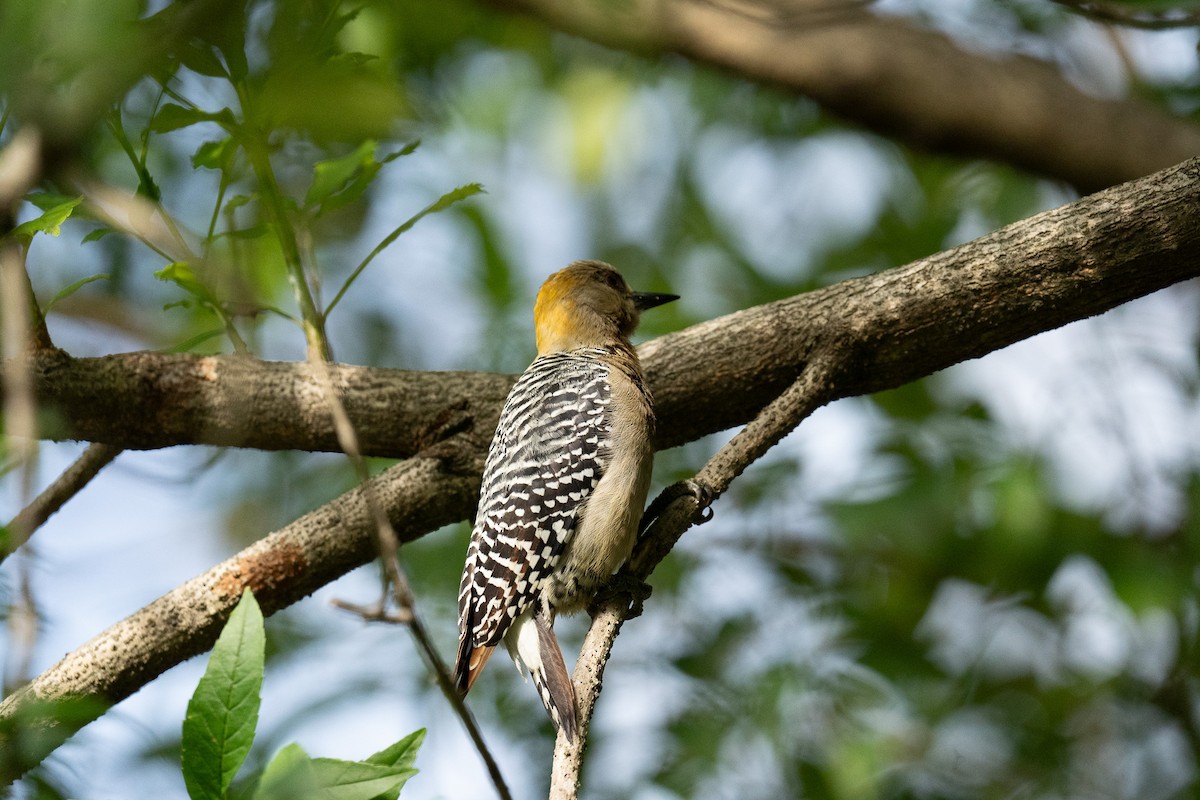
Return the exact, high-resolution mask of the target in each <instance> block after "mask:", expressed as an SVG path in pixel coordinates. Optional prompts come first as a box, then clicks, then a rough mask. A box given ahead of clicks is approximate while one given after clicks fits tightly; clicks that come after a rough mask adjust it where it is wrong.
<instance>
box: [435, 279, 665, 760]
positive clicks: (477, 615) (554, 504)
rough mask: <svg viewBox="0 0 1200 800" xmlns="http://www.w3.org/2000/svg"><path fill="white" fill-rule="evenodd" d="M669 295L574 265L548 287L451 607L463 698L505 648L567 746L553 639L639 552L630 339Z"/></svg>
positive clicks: (638, 419)
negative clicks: (644, 315)
mask: <svg viewBox="0 0 1200 800" xmlns="http://www.w3.org/2000/svg"><path fill="white" fill-rule="evenodd" d="M677 299H678V297H677V295H673V294H653V293H646V292H634V291H632V290H631V289H630V288H629V285H628V284H627V283H626V282H625V279H624V278H623V277H621V274H620V273H619V272H617V271H616V270H615V269H614V268H613V267H611V266H609V265H608V264H605V263H603V262H600V261H576V262H575V263H573V264H571V265H570V266H568V267H566V268H565V269H562V270H559V271H558V272H556V273H554V274H553V275H551V276H550V277H549V278H547V279H546V282H545V283H544V284H542V288H541V290H540V291H539V292H538V296H537V301H536V303H535V304H534V314H533V316H534V324H535V328H536V332H537V348H538V355H537V358H536V359H535V360H534V362H533V363H532V364H531V365H530V366H529V368H528V369H526V370H525V372H524V373H523V374H522V375H521V377H520V378H518V379H517V382H516V384H515V385H514V386H513V388H512V391H511V392H510V393H509V395H508V400H507V401H506V402H505V404H504V410H503V411H502V412H501V413H500V424H499V426H498V427H497V428H496V434H495V437H494V438H493V439H492V445H491V449H490V450H489V451H488V456H487V461H486V464H485V466H484V470H483V484H482V488H481V491H480V497H479V508H478V511H477V512H476V515H475V527H474V530H473V531H472V533H471V543H470V546H469V547H468V548H467V560H466V565H465V566H464V567H463V574H462V583H461V586H460V589H459V595H458V608H459V622H458V625H459V636H460V638H459V646H458V657H457V659H456V666H455V682H456V685H457V687H458V690H459V692H460V693H462V694H463V695H465V694H466V693H467V691H468V690H470V688H471V686H472V685H473V684H474V683H475V679H476V678H478V677H479V673H480V671H481V670H482V669H483V666H484V664H486V663H487V660H488V658H489V657H490V656H491V654H492V651H493V650H494V649H495V647H496V646H497V645H499V644H500V642H501V641H503V642H504V644H505V646H506V647H507V649H508V652H509V654H510V655H511V656H512V659H513V660H514V661H515V662H516V664H517V668H518V669H520V670H522V671H523V670H528V671H529V673H530V675H531V676H532V677H533V681H534V684H535V685H536V686H537V690H538V694H539V696H540V697H541V700H542V704H543V705H544V706H545V707H546V711H547V712H548V713H549V714H550V718H551V719H552V720H553V721H554V724H555V726H556V727H557V728H558V729H559V730H561V731H562V732H563V733H564V735H565V736H566V737H567V739H568V740H569V741H570V740H574V738H575V732H576V726H577V721H576V712H575V691H574V688H573V687H572V685H571V679H570V676H569V675H568V673H567V668H566V665H565V663H564V662H563V655H562V650H561V648H560V647H559V645H558V640H557V639H556V638H555V636H554V630H553V624H554V617H555V614H557V613H560V612H561V613H570V612H573V611H578V610H580V609H583V608H585V607H586V606H587V605H588V603H589V602H590V601H591V600H592V598H593V596H594V595H595V593H596V590H597V589H599V588H600V586H601V585H602V584H603V583H604V582H605V581H606V580H607V579H608V578H609V577H610V576H611V575H612V574H613V572H614V571H615V570H616V569H617V567H619V566H620V565H621V564H622V563H623V562H624V561H625V560H626V559H627V558H628V557H629V554H630V552H631V551H632V550H633V545H634V541H635V539H636V538H637V527H638V521H639V520H640V518H641V515H642V508H643V507H644V506H645V503H646V493H647V491H648V489H649V486H650V465H651V460H652V458H653V455H654V450H653V447H652V445H651V437H652V436H653V432H654V409H653V405H652V403H651V398H650V392H649V390H648V389H647V388H646V378H645V374H644V373H643V372H642V366H641V363H640V362H639V361H638V357H637V353H636V352H635V351H634V349H633V346H632V345H631V344H630V343H629V336H630V334H632V333H633V330H634V328H636V327H637V324H638V317H639V315H640V313H641V312H642V311H644V310H645V309H648V308H654V307H655V306H659V305H662V304H663V303H667V302H670V301H672V300H677Z"/></svg>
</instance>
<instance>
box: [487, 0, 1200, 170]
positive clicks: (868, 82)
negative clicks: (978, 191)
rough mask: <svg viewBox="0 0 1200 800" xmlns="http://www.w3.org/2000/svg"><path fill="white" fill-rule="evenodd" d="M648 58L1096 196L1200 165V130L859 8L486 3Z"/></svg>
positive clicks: (694, 2)
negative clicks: (719, 73)
mask: <svg viewBox="0 0 1200 800" xmlns="http://www.w3.org/2000/svg"><path fill="white" fill-rule="evenodd" d="M487 4H488V5H491V6H496V7H499V8H503V9H509V10H513V11H517V12H522V13H526V14H529V15H531V16H534V17H536V18H537V19H539V20H541V21H542V22H544V23H546V24H547V25H549V26H551V27H553V28H558V29H560V30H564V31H567V32H568V33H573V34H575V35H578V36H582V37H584V38H587V39H592V40H595V41H598V42H601V43H603V44H606V45H609V46H610V47H616V48H619V49H623V50H631V51H633V52H636V53H640V54H642V55H646V56H665V55H669V54H673V53H677V54H679V55H683V56H685V57H687V58H690V59H692V60H694V61H697V62H700V63H702V64H709V65H712V66H715V67H718V68H721V69H725V70H729V71H731V72H733V73H735V74H737V75H740V76H742V77H744V78H747V79H749V80H752V81H756V82H760V83H767V84H774V85H776V86H781V87H783V88H785V89H789V90H792V91H795V92H798V93H799V94H802V95H805V96H806V97H809V98H811V99H813V100H815V101H816V102H817V103H820V104H821V105H822V106H824V107H825V108H827V109H829V110H830V111H832V112H834V113H835V114H837V115H839V116H841V117H844V118H845V119H848V120H850V121H852V122H855V123H858V124H860V125H863V126H864V127H866V128H867V129H869V130H872V131H875V132H876V133H879V134H881V135H883V136H887V137H890V138H894V139H897V140H899V141H901V142H904V143H906V144H908V145H910V146H913V147H917V148H920V149H926V150H931V151H933V152H939V153H949V154H953V155H965V156H977V157H983V158H989V159H994V160H998V161H1004V162H1007V163H1010V164H1013V165H1016V166H1018V167H1022V168H1024V169H1027V170H1030V171H1032V172H1034V173H1038V174H1041V175H1046V176H1048V177H1051V178H1057V179H1059V180H1063V181H1066V182H1067V183H1069V184H1071V185H1073V186H1075V187H1076V188H1078V189H1080V190H1081V191H1094V190H1096V189H1100V188H1103V187H1106V186H1112V185H1113V184H1117V183H1120V182H1122V181H1128V180H1133V179H1134V178H1138V177H1141V176H1143V175H1148V174H1150V173H1151V172H1154V171H1156V170H1160V169H1163V168H1164V167H1167V166H1169V165H1171V164H1174V163H1177V162H1179V161H1182V160H1184V159H1186V158H1191V157H1192V156H1195V155H1197V154H1200V126H1197V125H1196V124H1195V123H1193V122H1190V121H1187V120H1184V119H1180V118H1178V117H1173V116H1171V115H1169V114H1167V113H1166V112H1164V111H1163V110H1161V109H1160V108H1157V107H1155V106H1153V105H1151V104H1150V103H1147V102H1144V101H1141V100H1101V99H1098V98H1096V97H1092V96H1090V95H1088V94H1085V93H1084V92H1082V91H1080V90H1079V89H1077V88H1075V86H1074V85H1072V84H1071V83H1070V82H1069V81H1068V80H1067V79H1066V78H1065V77H1064V76H1063V75H1062V74H1061V73H1060V72H1059V70H1058V68H1057V67H1056V66H1055V65H1054V64H1051V63H1048V62H1044V61H1038V60H1036V59H1033V58H1030V57H1027V56H1007V57H1000V56H994V55H986V54H983V53H980V52H978V50H975V51H968V50H966V49H963V48H961V47H959V46H958V45H957V44H955V42H954V41H953V40H952V39H950V38H949V37H947V36H945V35H944V34H941V33H937V32H935V31H931V30H926V29H922V28H919V27H917V26H916V25H914V24H911V23H910V22H908V21H906V20H904V19H903V18H900V17H896V16H883V15H878V14H874V13H872V12H871V11H870V10H869V9H867V8H865V7H864V6H863V4H861V3H835V2H829V1H828V0H809V1H808V2H805V1H804V0H789V1H788V2H778V0H738V1H737V2H725V1H724V0H720V1H718V0H624V1H623V2H620V3H614V2H609V1H608V0H487Z"/></svg>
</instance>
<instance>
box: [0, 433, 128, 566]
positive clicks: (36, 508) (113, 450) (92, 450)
mask: <svg viewBox="0 0 1200 800" xmlns="http://www.w3.org/2000/svg"><path fill="white" fill-rule="evenodd" d="M122 452H123V451H122V449H121V448H120V447H117V446H116V445H111V444H99V443H93V444H90V445H88V447H87V449H86V450H84V451H83V454H82V455H81V456H79V458H77V459H76V460H75V463H73V464H71V466H69V467H67V468H66V470H64V471H63V473H62V474H61V475H59V476H58V477H57V478H55V479H54V482H53V483H51V484H50V485H49V486H47V487H46V488H45V489H44V490H43V491H42V493H41V494H39V495H38V496H37V497H35V498H34V499H33V501H32V502H30V503H29V505H27V506H25V508H23V509H21V511H20V513H18V514H17V515H16V516H15V517H13V519H12V521H11V522H9V523H8V528H9V530H13V529H17V530H20V531H21V532H22V541H28V540H29V537H30V536H31V535H32V534H33V532H34V531H36V530H37V529H38V528H40V527H41V526H42V525H43V524H44V523H45V522H46V520H48V519H49V518H50V517H51V515H53V514H54V513H55V512H57V511H58V510H59V509H60V508H62V507H63V505H65V504H66V502H67V501H68V500H70V499H71V498H72V497H74V496H75V495H76V494H78V493H79V491H80V490H81V489H83V487H84V486H87V484H88V482H89V481H91V479H92V478H94V477H96V475H97V474H99V472H100V470H102V469H104V468H105V467H106V466H108V465H109V464H110V463H112V460H113V459H114V458H116V457H117V456H118V455H120V454H121V453H122ZM13 549H15V545H14V547H12V548H9V549H4V550H0V562H2V561H3V560H4V559H5V558H7V557H8V556H9V554H10V553H11V552H12V551H13Z"/></svg>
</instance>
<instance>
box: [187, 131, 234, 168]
mask: <svg viewBox="0 0 1200 800" xmlns="http://www.w3.org/2000/svg"><path fill="white" fill-rule="evenodd" d="M236 152H237V145H236V144H234V142H233V139H231V138H230V139H220V140H218V141H215V142H205V143H204V144H202V145H200V147H199V148H197V149H196V152H195V153H193V154H192V167H193V168H194V169H200V167H205V168H207V169H228V168H229V164H230V161H232V159H233V154H234V153H236Z"/></svg>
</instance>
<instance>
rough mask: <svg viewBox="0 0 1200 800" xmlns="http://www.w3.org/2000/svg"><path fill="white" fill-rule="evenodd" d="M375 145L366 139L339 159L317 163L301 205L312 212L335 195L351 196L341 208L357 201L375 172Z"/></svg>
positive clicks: (377, 166)
mask: <svg viewBox="0 0 1200 800" xmlns="http://www.w3.org/2000/svg"><path fill="white" fill-rule="evenodd" d="M375 146H376V144H375V141H374V140H371V139H368V140H367V141H365V142H363V143H362V144H360V145H359V146H358V147H356V148H354V150H352V151H350V152H349V153H347V154H346V155H344V156H341V157H340V158H331V159H329V160H328V161H318V162H317V163H316V165H315V166H314V167H313V180H312V185H310V186H309V187H308V193H307V194H305V196H304V205H305V206H306V207H309V208H312V207H314V206H318V205H322V204H325V203H326V202H327V201H328V200H329V199H330V198H331V197H333V196H334V195H335V194H338V193H339V192H347V193H351V194H352V195H353V196H352V197H348V198H342V199H343V203H342V204H343V205H345V204H346V203H350V202H353V201H354V200H356V199H358V197H360V196H361V195H362V193H363V191H365V190H366V187H367V186H368V185H370V182H371V179H372V178H374V177H375V174H376V173H377V172H379V166H380V164H379V162H378V161H376V160H375Z"/></svg>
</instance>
